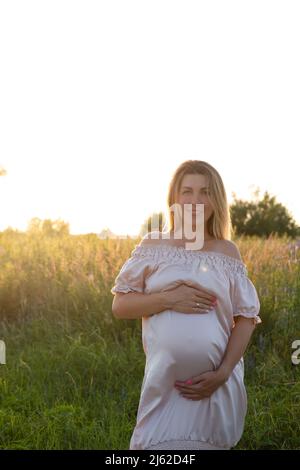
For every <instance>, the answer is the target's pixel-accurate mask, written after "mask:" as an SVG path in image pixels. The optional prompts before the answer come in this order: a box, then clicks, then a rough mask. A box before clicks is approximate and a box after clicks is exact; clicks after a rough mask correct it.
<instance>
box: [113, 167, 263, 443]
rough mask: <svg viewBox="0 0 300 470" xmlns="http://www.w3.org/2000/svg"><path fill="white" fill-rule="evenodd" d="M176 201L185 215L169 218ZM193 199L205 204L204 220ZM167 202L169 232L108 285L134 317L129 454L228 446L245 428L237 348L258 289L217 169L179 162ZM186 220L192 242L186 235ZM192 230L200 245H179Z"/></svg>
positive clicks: (116, 304)
mask: <svg viewBox="0 0 300 470" xmlns="http://www.w3.org/2000/svg"><path fill="white" fill-rule="evenodd" d="M174 204H175V205H177V206H176V207H180V208H182V209H183V211H182V212H181V214H182V213H183V214H184V216H179V215H178V214H179V212H178V211H177V212H176V211H175V213H176V216H175V218H174V211H173V210H171V207H174V206H173V205H174ZM196 204H201V205H202V206H201V208H204V213H202V214H203V218H202V224H198V216H197V210H198V208H199V206H196ZM191 205H192V209H193V210H192V211H191V212H190V214H189V215H190V216H191V218H188V219H189V221H191V222H187V220H186V219H185V217H186V215H185V214H186V213H185V209H186V208H187V207H189V208H190V207H191ZM168 207H169V231H167V232H150V233H148V234H147V235H146V236H145V237H144V238H143V239H142V241H141V242H140V244H139V245H136V247H135V248H134V250H133V251H132V253H131V257H130V258H129V259H128V260H127V261H126V262H125V264H124V265H123V267H122V268H121V270H120V272H119V274H118V276H117V277H116V279H115V285H114V286H113V288H112V289H111V292H112V293H113V294H114V300H113V305H112V311H113V314H114V316H115V317H116V318H120V319H122V318H126V319H129V318H132V319H134V318H135V319H136V318H142V341H143V347H144V352H145V355H146V364H145V373H144V378H143V383H142V387H141V396H140V402H139V407H138V412H137V420H136V426H135V428H134V431H133V434H132V436H131V440H130V450H133V449H136V450H142V449H145V450H154V449H162V450H171V449H174V450H180V449H186V450H194V449H230V448H232V447H234V446H235V445H236V444H237V443H238V441H239V440H240V438H241V436H242V433H243V429H244V422H245V417H246V412H247V393H246V390H245V385H244V360H243V354H244V352H245V350H246V348H247V345H248V343H249V341H250V338H251V335H252V333H253V330H254V329H255V326H256V325H257V324H258V323H261V319H260V317H259V316H258V313H259V309H260V303H259V299H258V295H257V292H256V289H255V287H254V285H253V283H252V282H251V280H250V279H249V278H248V274H247V268H246V266H245V264H244V263H243V261H242V259H241V255H240V253H239V250H238V248H237V246H236V245H235V244H234V243H233V242H232V241H231V240H230V232H231V222H230V213H229V206H228V203H227V197H226V192H225V188H224V185H223V182H222V179H221V177H220V175H219V173H218V172H217V171H216V169H215V168H213V167H212V166H211V165H209V164H208V163H206V162H203V161H198V160H188V161H185V162H183V163H182V164H181V165H180V166H179V167H178V168H177V170H176V171H175V173H174V175H173V177H172V180H171V183H170V186H169V193H168ZM186 223H189V224H190V225H189V227H190V228H191V227H192V229H193V233H194V234H195V235H194V239H191V237H190V236H189V237H186V236H185V233H186V230H185V228H186ZM178 224H181V227H179V225H178ZM178 227H179V230H178ZM180 228H181V229H182V228H183V235H182V231H181V230H180ZM201 231H202V232H201ZM200 232H201V233H200ZM189 233H190V232H189ZM199 233H200V235H202V238H201V240H202V241H203V243H202V246H201V248H200V249H187V246H188V244H190V243H191V242H192V241H196V240H197V239H199V237H198V235H199ZM189 246H191V245H189Z"/></svg>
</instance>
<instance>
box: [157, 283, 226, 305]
mask: <svg viewBox="0 0 300 470" xmlns="http://www.w3.org/2000/svg"><path fill="white" fill-rule="evenodd" d="M176 284H178V285H176ZM164 292H165V294H166V295H167V301H168V303H169V304H170V306H171V309H172V310H175V312H180V313H208V312H209V311H210V310H212V309H214V308H215V306H216V302H217V298H216V297H215V295H214V294H211V293H210V292H209V291H208V290H206V289H204V288H202V287H199V285H197V284H194V283H193V282H189V281H185V282H183V281H178V283H177V282H175V287H173V288H172V289H167V290H164ZM197 302H198V303H199V307H197V305H196V303H197Z"/></svg>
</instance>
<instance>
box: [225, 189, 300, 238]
mask: <svg viewBox="0 0 300 470" xmlns="http://www.w3.org/2000/svg"><path fill="white" fill-rule="evenodd" d="M258 195H259V191H256V192H255V196H256V200H253V201H250V202H249V201H243V200H241V199H237V198H236V195H235V194H234V195H233V196H234V202H233V203H232V204H231V205H230V214H231V221H232V226H233V229H234V232H235V234H236V235H242V234H244V235H258V236H266V237H268V236H269V235H271V234H272V233H273V234H275V233H276V234H278V235H285V234H286V235H289V236H291V237H293V238H294V237H297V236H299V235H300V227H299V226H297V224H296V223H295V221H294V220H293V217H292V216H291V215H290V214H289V212H288V210H287V209H286V207H284V206H283V205H282V204H281V203H279V202H277V201H276V198H275V196H271V195H270V194H269V193H268V192H267V191H266V192H265V193H264V196H263V198H262V199H259V198H258Z"/></svg>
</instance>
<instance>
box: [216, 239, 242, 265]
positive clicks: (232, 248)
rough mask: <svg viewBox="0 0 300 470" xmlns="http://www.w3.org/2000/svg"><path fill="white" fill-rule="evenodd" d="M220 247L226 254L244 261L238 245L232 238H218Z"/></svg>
mask: <svg viewBox="0 0 300 470" xmlns="http://www.w3.org/2000/svg"><path fill="white" fill-rule="evenodd" d="M218 249H219V251H220V252H221V253H223V254H224V255H227V256H231V258H235V259H238V260H240V261H243V260H242V257H241V253H240V250H239V248H238V246H237V245H236V244H235V243H234V242H233V241H231V240H218Z"/></svg>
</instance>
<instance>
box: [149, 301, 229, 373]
mask: <svg viewBox="0 0 300 470" xmlns="http://www.w3.org/2000/svg"><path fill="white" fill-rule="evenodd" d="M151 333H152V335H153V336H152V338H153V341H152V342H151V343H152V348H154V351H153V352H154V353H155V354H156V355H157V357H159V360H160V361H161V363H162V364H165V365H166V363H169V365H170V367H171V368H172V369H173V370H174V372H175V376H176V377H177V379H178V380H184V379H185V378H187V377H191V376H193V375H199V374H201V373H202V372H205V371H209V370H215V369H216V368H217V367H218V366H219V365H220V363H221V361H222V358H223V356H224V353H225V350H226V347H227V342H228V338H227V336H226V334H225V332H224V330H223V329H222V327H221V325H220V323H219V321H218V314H217V312H216V311H215V310H212V311H210V312H209V313H207V314H184V313H179V312H175V311H171V310H166V311H164V312H162V313H160V314H158V315H154V316H153V317H152V318H151Z"/></svg>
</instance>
